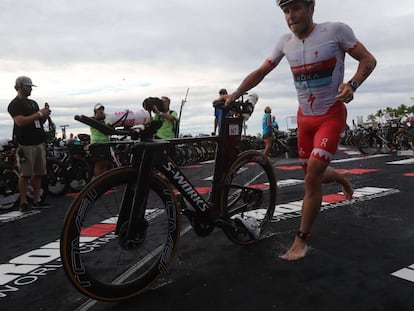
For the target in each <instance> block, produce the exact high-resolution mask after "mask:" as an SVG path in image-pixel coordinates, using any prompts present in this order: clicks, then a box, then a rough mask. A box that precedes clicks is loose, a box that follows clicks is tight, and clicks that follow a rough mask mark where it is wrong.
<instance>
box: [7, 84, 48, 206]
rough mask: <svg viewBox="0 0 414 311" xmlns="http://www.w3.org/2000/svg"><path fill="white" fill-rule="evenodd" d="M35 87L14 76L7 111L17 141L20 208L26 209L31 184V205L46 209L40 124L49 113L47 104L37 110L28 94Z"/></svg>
mask: <svg viewBox="0 0 414 311" xmlns="http://www.w3.org/2000/svg"><path fill="white" fill-rule="evenodd" d="M33 86H36V85H34V84H33V83H32V80H31V79H30V78H29V77H26V76H20V77H18V78H17V79H16V84H15V86H14V88H15V90H16V91H17V96H16V97H15V98H14V99H13V100H12V101H11V102H10V104H9V106H8V108H7V110H8V112H9V114H10V116H11V117H12V118H13V122H14V125H13V141H14V142H15V143H17V145H18V147H17V159H18V165H19V170H20V176H19V193H20V207H19V208H20V211H21V212H28V211H30V210H31V206H30V205H29V203H28V198H27V195H26V193H27V189H28V186H29V183H30V184H31V185H32V187H33V205H32V206H33V207H34V208H48V207H51V205H49V204H47V203H45V202H44V201H43V200H41V198H40V189H41V182H42V176H44V175H46V145H45V142H46V135H45V131H44V129H43V123H45V121H46V119H47V118H48V117H49V115H50V112H51V111H50V109H49V105H48V104H45V107H44V108H42V109H39V105H38V104H37V103H36V102H35V101H34V100H31V99H29V98H28V97H29V96H30V95H31V93H32V87H33Z"/></svg>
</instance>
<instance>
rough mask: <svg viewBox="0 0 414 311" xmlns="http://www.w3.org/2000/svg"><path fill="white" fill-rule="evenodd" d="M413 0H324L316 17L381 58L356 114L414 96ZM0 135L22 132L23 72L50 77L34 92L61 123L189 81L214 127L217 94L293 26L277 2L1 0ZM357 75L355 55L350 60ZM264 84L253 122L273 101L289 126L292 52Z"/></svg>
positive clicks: (175, 91) (253, 127) (188, 108)
mask: <svg viewBox="0 0 414 311" xmlns="http://www.w3.org/2000/svg"><path fill="white" fill-rule="evenodd" d="M413 15H414V10H413V9H412V2H411V1H408V0H401V1H398V4H394V5H393V6H390V5H389V4H388V2H386V1H383V0H378V1H375V4H372V3H370V2H367V1H365V2H361V1H356V0H349V1H346V2H344V1H340V0H318V1H317V4H316V10H315V21H316V22H322V21H327V20H338V21H343V22H346V23H348V24H349V25H350V26H351V27H352V28H353V29H354V31H355V33H356V34H357V36H358V38H359V39H360V40H361V41H362V42H363V43H364V44H365V45H366V46H367V47H368V48H369V49H370V50H371V51H372V52H373V54H374V55H375V56H376V57H377V58H378V61H379V63H378V67H377V69H376V71H375V72H374V74H373V75H372V77H370V78H369V80H368V81H367V82H366V83H365V84H364V85H363V86H362V87H361V88H360V89H359V90H358V93H357V96H356V99H355V101H354V102H352V103H351V104H350V105H349V106H348V107H349V120H351V119H352V118H355V117H356V116H357V115H363V116H367V114H369V113H373V112H375V111H377V110H378V109H379V108H381V107H385V106H398V105H399V104H408V105H410V104H412V102H411V101H410V99H409V98H410V97H411V96H412V93H411V89H412V87H411V80H412V74H411V73H412V72H413V70H412V69H413V65H414V63H413V61H412V55H413V50H414V46H413V45H414V43H412V41H411V40H410V38H411V37H412V35H413V27H412V26H413V17H414V16H413ZM0 23H1V27H0V37H1V38H3V40H2V44H1V46H0V101H1V102H2V107H3V110H1V111H0V137H5V136H10V134H11V125H12V122H11V118H10V116H9V115H8V113H7V111H6V107H7V104H8V103H9V102H10V100H11V99H12V98H13V97H14V96H15V92H14V90H13V83H14V79H15V78H16V77H17V76H18V75H21V74H27V75H29V76H31V77H32V79H33V80H34V81H35V83H37V84H38V85H39V87H38V88H36V89H34V90H33V93H32V98H33V99H35V100H37V101H38V102H39V104H42V103H43V102H46V101H47V102H49V103H50V104H51V107H52V109H53V114H52V116H53V118H54V120H55V122H56V123H57V124H58V126H59V124H70V130H72V131H74V132H77V131H87V128H85V127H83V126H82V125H81V124H79V123H77V122H76V121H74V120H73V115H74V114H77V113H84V114H91V109H92V107H93V105H94V104H95V103H96V102H103V103H104V104H105V106H106V107H108V109H109V110H116V109H118V110H119V109H125V108H129V109H137V108H138V107H141V102H142V100H143V99H144V98H145V97H147V96H161V95H167V96H170V97H171V99H172V107H173V109H175V110H179V105H180V103H181V100H182V99H183V97H184V95H185V92H186V90H187V88H190V92H189V97H188V102H187V104H186V105H185V108H184V110H183V117H182V122H183V123H182V127H181V128H182V129H183V131H185V132H191V133H194V134H197V133H200V132H203V133H209V132H211V130H212V127H213V111H212V107H211V101H212V100H213V99H214V98H215V97H216V96H217V92H218V90H219V89H220V88H222V87H226V88H228V89H229V91H231V90H233V89H235V88H236V87H237V86H238V84H239V83H240V81H241V80H242V79H243V78H244V77H245V75H246V74H247V73H248V72H250V71H251V70H253V69H255V68H256V67H257V66H259V65H260V64H261V63H262V62H263V60H264V59H265V57H266V56H267V55H268V54H269V53H270V51H271V49H272V48H273V45H274V42H275V41H276V40H277V38H278V37H279V36H280V35H281V34H283V33H285V32H287V31H288V29H287V27H286V25H285V22H284V19H283V15H282V13H281V12H280V10H279V9H278V8H277V6H276V4H275V1H273V0H258V1H247V0H242V1H236V2H235V1H230V0H220V1H219V0H211V1H208V2H205V1H200V0H193V1H185V0H171V1H149V2H143V1H140V2H137V1H132V0H125V1H122V2H119V1H109V0H104V1H99V2H96V1H72V2H70V3H69V2H67V1H46V0H40V1H36V2H33V1H28V0H20V1H9V0H4V1H2V2H1V3H0ZM347 65H348V67H347V68H348V69H347V72H346V77H345V78H349V77H350V76H351V75H352V71H353V70H354V68H355V62H353V61H352V60H351V59H350V58H348V61H347ZM253 91H254V92H256V93H258V94H259V97H260V100H259V103H258V105H257V109H256V112H255V114H254V116H253V117H252V118H251V119H250V120H249V124H248V125H249V131H251V133H253V134H256V133H257V132H260V119H261V116H262V113H263V108H264V107H265V106H267V105H269V106H272V108H273V112H274V113H276V115H277V116H278V117H279V118H280V119H279V122H280V123H281V125H282V126H283V124H284V123H285V122H284V120H285V118H286V116H289V115H294V114H295V112H296V107H297V106H296V105H297V104H296V98H295V91H294V89H293V85H292V79H291V74H290V72H289V68H288V66H287V64H286V62H283V63H282V64H281V65H280V66H279V67H278V68H277V69H276V70H275V71H274V72H272V73H271V74H270V75H269V76H268V77H267V78H266V79H265V81H263V83H262V84H261V85H259V86H258V87H257V88H256V89H255V90H253Z"/></svg>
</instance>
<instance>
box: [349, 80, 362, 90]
mask: <svg viewBox="0 0 414 311" xmlns="http://www.w3.org/2000/svg"><path fill="white" fill-rule="evenodd" d="M347 84H348V85H349V86H351V88H352V90H353V91H354V92H355V91H356V90H357V88H359V82H357V81H355V80H349V81H348V83H347Z"/></svg>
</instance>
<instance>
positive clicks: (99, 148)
mask: <svg viewBox="0 0 414 311" xmlns="http://www.w3.org/2000/svg"><path fill="white" fill-rule="evenodd" d="M93 113H94V116H93V118H94V119H95V120H97V121H99V122H102V123H105V107H104V105H102V104H101V103H97V104H96V105H95V106H94V107H93ZM90 131H91V146H89V150H90V152H91V156H92V160H93V163H94V165H93V176H95V177H96V176H98V175H101V174H102V173H104V172H106V171H107V170H108V169H109V168H110V167H111V163H112V156H111V151H110V147H109V145H106V144H100V143H106V142H109V141H110V140H111V138H110V137H109V136H108V135H105V134H103V133H102V132H100V131H99V130H97V129H95V128H93V127H90Z"/></svg>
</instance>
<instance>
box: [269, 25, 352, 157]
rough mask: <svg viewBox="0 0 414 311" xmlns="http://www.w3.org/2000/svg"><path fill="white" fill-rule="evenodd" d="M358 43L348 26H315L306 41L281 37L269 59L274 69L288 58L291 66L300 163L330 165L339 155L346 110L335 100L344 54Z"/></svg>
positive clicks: (341, 75)
mask: <svg viewBox="0 0 414 311" xmlns="http://www.w3.org/2000/svg"><path fill="white" fill-rule="evenodd" d="M358 43H359V41H358V40H357V38H356V37H355V35H354V32H353V31H352V29H351V28H350V27H349V26H347V25H346V24H343V23H339V22H335V23H332V22H326V23H321V24H316V25H315V28H314V29H313V31H312V32H311V33H310V34H309V35H308V36H307V37H306V38H305V39H303V40H302V39H298V38H297V37H296V36H295V35H294V34H292V33H291V34H286V35H284V36H282V37H281V38H280V40H279V41H278V42H277V44H276V46H275V48H274V49H273V52H272V54H271V55H270V57H268V59H267V61H268V62H269V63H270V64H272V65H273V66H277V65H278V64H279V62H280V61H281V60H282V58H283V57H285V56H286V58H287V60H288V62H289V65H290V68H291V71H292V74H293V80H294V83H295V87H296V91H297V96H298V101H299V107H298V150H299V157H300V158H301V159H304V160H306V159H308V158H309V157H310V156H312V157H316V158H319V159H321V160H323V161H327V162H329V161H330V159H331V158H332V156H333V154H334V153H335V152H336V149H337V145H338V142H339V138H340V134H341V132H342V129H343V128H344V126H345V124H346V108H345V105H344V103H343V102H340V101H337V100H336V98H335V97H336V95H337V94H338V88H339V86H340V85H341V84H342V83H343V79H344V60H345V52H348V51H350V50H352V49H353V48H355V47H356V46H357V45H358ZM309 117H310V118H309ZM305 162H306V161H305ZM304 165H306V163H304Z"/></svg>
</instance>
